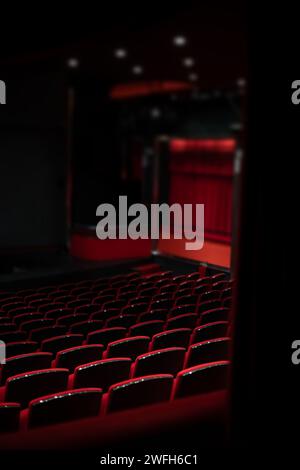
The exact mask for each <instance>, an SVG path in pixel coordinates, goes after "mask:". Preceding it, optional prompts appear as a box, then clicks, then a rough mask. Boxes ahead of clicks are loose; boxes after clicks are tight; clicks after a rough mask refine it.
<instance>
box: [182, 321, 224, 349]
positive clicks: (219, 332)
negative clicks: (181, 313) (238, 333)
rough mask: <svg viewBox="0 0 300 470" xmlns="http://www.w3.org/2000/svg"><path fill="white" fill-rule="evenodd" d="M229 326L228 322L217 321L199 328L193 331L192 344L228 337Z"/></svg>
mask: <svg viewBox="0 0 300 470" xmlns="http://www.w3.org/2000/svg"><path fill="white" fill-rule="evenodd" d="M228 325H229V323H228V321H217V322H214V323H207V324H206V325H203V326H198V327H197V328H195V329H194V331H193V334H192V336H191V343H190V344H195V343H200V342H201V341H206V340H208V339H214V338H223V337H224V336H227V331H228Z"/></svg>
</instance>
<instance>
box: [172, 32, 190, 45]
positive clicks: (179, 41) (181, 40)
mask: <svg viewBox="0 0 300 470" xmlns="http://www.w3.org/2000/svg"><path fill="white" fill-rule="evenodd" d="M186 43H187V39H186V37H185V36H182V35H178V36H174V37H173V44H174V46H177V47H183V46H185V45H186Z"/></svg>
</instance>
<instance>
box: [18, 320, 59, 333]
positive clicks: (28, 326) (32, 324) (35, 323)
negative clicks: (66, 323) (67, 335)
mask: <svg viewBox="0 0 300 470" xmlns="http://www.w3.org/2000/svg"><path fill="white" fill-rule="evenodd" d="M54 323H55V321H54V320H52V319H45V318H42V319H40V320H30V321H25V322H23V323H21V325H20V329H21V330H23V331H27V332H29V331H31V330H36V329H37V328H45V327H46V326H53V325H54Z"/></svg>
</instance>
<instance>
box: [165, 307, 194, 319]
mask: <svg viewBox="0 0 300 470" xmlns="http://www.w3.org/2000/svg"><path fill="white" fill-rule="evenodd" d="M185 313H196V306H195V305H191V304H186V305H179V307H173V308H172V309H171V310H170V313H169V315H168V318H174V317H178V316H179V315H184V314H185Z"/></svg>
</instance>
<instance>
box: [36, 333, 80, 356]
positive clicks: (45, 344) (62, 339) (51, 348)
mask: <svg viewBox="0 0 300 470" xmlns="http://www.w3.org/2000/svg"><path fill="white" fill-rule="evenodd" d="M83 339H84V336H83V335H71V334H67V335H62V336H55V337H54V338H50V339H45V340H44V341H42V344H41V351H47V352H51V353H52V354H54V355H56V354H57V353H58V352H59V351H62V350H63V349H69V348H74V347H75V346H80V345H81V344H82V342H83Z"/></svg>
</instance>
